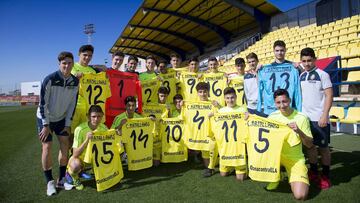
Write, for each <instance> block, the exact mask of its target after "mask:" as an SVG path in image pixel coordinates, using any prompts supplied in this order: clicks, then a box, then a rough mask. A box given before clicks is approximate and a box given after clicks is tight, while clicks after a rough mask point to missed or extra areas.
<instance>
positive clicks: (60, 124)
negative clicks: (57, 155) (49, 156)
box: [36, 118, 69, 142]
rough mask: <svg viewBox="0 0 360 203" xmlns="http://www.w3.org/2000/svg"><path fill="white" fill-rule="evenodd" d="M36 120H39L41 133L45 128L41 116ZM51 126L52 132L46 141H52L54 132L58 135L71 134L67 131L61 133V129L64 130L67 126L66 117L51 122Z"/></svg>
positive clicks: (38, 125)
mask: <svg viewBox="0 0 360 203" xmlns="http://www.w3.org/2000/svg"><path fill="white" fill-rule="evenodd" d="M36 121H37V122H36V123H37V130H38V134H39V133H40V132H41V130H42V128H43V123H42V120H41V119H39V118H37V119H36ZM49 127H50V133H49V136H48V137H47V138H46V140H45V141H44V142H51V141H52V135H53V134H55V135H57V136H69V134H68V133H66V132H63V133H61V131H62V130H64V128H65V118H64V119H62V120H60V121H57V122H50V124H49Z"/></svg>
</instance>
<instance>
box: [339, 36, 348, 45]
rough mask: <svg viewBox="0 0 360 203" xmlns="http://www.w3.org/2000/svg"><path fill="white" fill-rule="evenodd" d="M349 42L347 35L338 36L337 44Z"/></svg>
mask: <svg viewBox="0 0 360 203" xmlns="http://www.w3.org/2000/svg"><path fill="white" fill-rule="evenodd" d="M348 41H349V38H348V36H347V35H340V36H339V43H347V42H348Z"/></svg>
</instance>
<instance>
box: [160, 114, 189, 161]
mask: <svg viewBox="0 0 360 203" xmlns="http://www.w3.org/2000/svg"><path fill="white" fill-rule="evenodd" d="M160 137H161V147H162V150H161V162H163V163H178V162H183V161H187V158H188V153H187V148H186V145H185V142H184V120H182V119H180V118H163V119H162V120H161V121H160Z"/></svg>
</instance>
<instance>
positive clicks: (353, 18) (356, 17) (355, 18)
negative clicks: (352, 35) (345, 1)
mask: <svg viewBox="0 0 360 203" xmlns="http://www.w3.org/2000/svg"><path fill="white" fill-rule="evenodd" d="M359 18H360V15H353V16H351V17H350V21H353V20H359Z"/></svg>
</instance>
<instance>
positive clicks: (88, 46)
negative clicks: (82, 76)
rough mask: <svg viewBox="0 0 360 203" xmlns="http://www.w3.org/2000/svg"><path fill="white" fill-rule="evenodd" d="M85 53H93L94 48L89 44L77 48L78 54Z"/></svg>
mask: <svg viewBox="0 0 360 203" xmlns="http://www.w3.org/2000/svg"><path fill="white" fill-rule="evenodd" d="M86 51H90V52H91V53H94V47H93V46H92V45H91V44H86V45H82V46H81V47H80V48H79V54H80V53H83V52H86Z"/></svg>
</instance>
